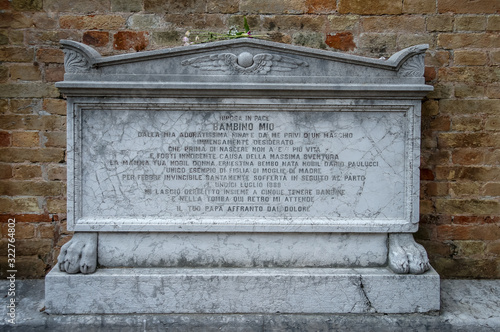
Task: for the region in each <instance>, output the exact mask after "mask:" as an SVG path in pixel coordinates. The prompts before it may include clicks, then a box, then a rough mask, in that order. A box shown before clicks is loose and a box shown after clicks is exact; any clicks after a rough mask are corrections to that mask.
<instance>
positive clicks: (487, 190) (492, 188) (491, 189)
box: [482, 182, 500, 196]
mask: <svg viewBox="0 0 500 332" xmlns="http://www.w3.org/2000/svg"><path fill="white" fill-rule="evenodd" d="M482 194H483V195H484V196H500V183H498V182H495V183H487V184H485V185H484V186H483V190H482Z"/></svg>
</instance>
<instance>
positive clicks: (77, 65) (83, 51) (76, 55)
mask: <svg viewBox="0 0 500 332" xmlns="http://www.w3.org/2000/svg"><path fill="white" fill-rule="evenodd" d="M61 45H62V46H63V52H64V69H65V70H66V73H71V74H74V73H88V72H89V71H90V70H91V68H92V67H93V66H94V64H95V62H96V60H97V59H98V58H100V57H101V55H100V54H99V53H98V52H97V51H96V50H94V49H93V48H91V47H89V46H87V45H84V44H81V43H77V42H75V41H71V40H61Z"/></svg>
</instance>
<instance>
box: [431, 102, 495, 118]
mask: <svg viewBox="0 0 500 332" xmlns="http://www.w3.org/2000/svg"><path fill="white" fill-rule="evenodd" d="M439 113H441V114H454V115H459V114H463V115H469V114H470V115H477V114H498V113H500V100H498V99H489V100H488V99H485V100H475V99H470V100H448V99H444V100H440V101H439Z"/></svg>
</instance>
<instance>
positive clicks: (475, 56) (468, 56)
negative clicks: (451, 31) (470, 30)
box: [453, 50, 488, 66]
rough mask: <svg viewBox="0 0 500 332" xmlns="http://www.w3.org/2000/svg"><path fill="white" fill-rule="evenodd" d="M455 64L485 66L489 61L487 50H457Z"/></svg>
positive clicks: (454, 57)
mask: <svg viewBox="0 0 500 332" xmlns="http://www.w3.org/2000/svg"><path fill="white" fill-rule="evenodd" d="M453 59H454V64H455V65H456V66H460V65H465V66H484V65H485V64H486V62H487V61H488V57H487V55H486V52H485V51H470V50H455V52H454V56H453Z"/></svg>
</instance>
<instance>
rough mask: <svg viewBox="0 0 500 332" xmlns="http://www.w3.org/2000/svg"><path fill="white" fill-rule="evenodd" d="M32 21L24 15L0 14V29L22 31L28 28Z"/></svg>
mask: <svg viewBox="0 0 500 332" xmlns="http://www.w3.org/2000/svg"><path fill="white" fill-rule="evenodd" d="M32 24H33V20H32V19H31V18H30V17H29V16H27V15H26V14H24V13H12V12H3V13H0V28H11V29H23V28H30V27H31V25H32Z"/></svg>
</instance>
